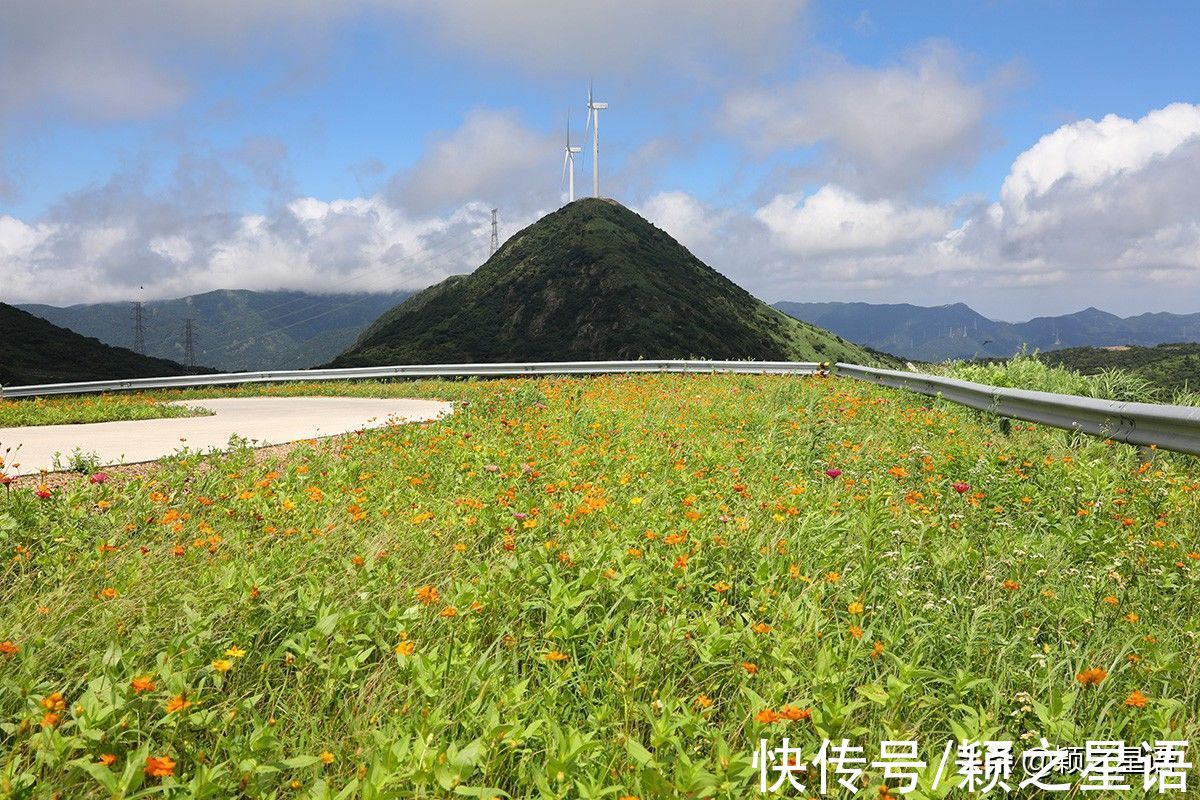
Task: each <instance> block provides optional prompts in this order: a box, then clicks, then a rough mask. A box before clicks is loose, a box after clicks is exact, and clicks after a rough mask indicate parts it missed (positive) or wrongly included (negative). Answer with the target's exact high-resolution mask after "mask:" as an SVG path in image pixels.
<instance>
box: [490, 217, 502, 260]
mask: <svg viewBox="0 0 1200 800" xmlns="http://www.w3.org/2000/svg"><path fill="white" fill-rule="evenodd" d="M499 210H500V209H498V208H493V209H492V252H491V253H490V255H495V254H496V251H497V250H499V249H500V229H499V228H498V227H496V212H497V211H499Z"/></svg>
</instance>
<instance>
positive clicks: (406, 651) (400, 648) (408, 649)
mask: <svg viewBox="0 0 1200 800" xmlns="http://www.w3.org/2000/svg"><path fill="white" fill-rule="evenodd" d="M416 649H417V643H416V642H413V641H403V642H401V643H400V644H398V645H396V654H397V655H401V656H411V655H412V654H413V652H414V651H415V650H416Z"/></svg>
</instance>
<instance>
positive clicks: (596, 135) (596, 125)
mask: <svg viewBox="0 0 1200 800" xmlns="http://www.w3.org/2000/svg"><path fill="white" fill-rule="evenodd" d="M605 108H608V103H597V102H596V101H595V100H593V99H592V83H591V81H588V125H590V126H591V127H592V195H593V196H594V197H599V196H600V112H601V110H603V109H605ZM586 131H587V128H584V132H585V133H586Z"/></svg>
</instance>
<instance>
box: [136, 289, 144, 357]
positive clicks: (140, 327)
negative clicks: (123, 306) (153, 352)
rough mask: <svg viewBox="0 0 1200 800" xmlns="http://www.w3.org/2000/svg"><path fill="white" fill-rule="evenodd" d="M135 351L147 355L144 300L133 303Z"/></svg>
mask: <svg viewBox="0 0 1200 800" xmlns="http://www.w3.org/2000/svg"><path fill="white" fill-rule="evenodd" d="M133 352H135V353H141V354H142V355H146V326H145V323H144V322H143V321H142V301H141V300H136V301H134V303H133Z"/></svg>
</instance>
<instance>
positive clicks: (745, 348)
mask: <svg viewBox="0 0 1200 800" xmlns="http://www.w3.org/2000/svg"><path fill="white" fill-rule="evenodd" d="M638 358H647V359H666V358H711V359H749V358H753V359H759V360H798V361H833V360H847V361H854V362H857V363H883V360H882V359H880V358H879V357H877V354H873V353H870V352H867V351H866V350H864V349H863V348H861V347H859V346H858V345H856V344H852V343H850V342H847V341H845V340H844V339H841V338H839V337H837V336H834V335H833V334H830V333H829V332H828V331H824V330H821V329H819V328H817V327H815V326H813V325H809V324H807V323H804V322H800V321H797V320H795V319H792V318H791V317H789V316H787V315H786V314H783V313H781V312H779V311H777V310H776V309H773V308H771V307H770V306H768V305H766V304H765V303H763V302H761V301H760V300H758V299H756V298H754V297H753V296H752V295H750V293H749V292H747V291H746V290H745V289H742V288H741V287H740V286H738V285H737V284H735V283H733V282H732V281H730V280H729V279H728V278H726V277H725V276H724V275H721V274H720V273H719V272H717V271H716V270H714V269H712V268H711V267H709V266H708V265H706V264H704V263H703V262H702V261H700V260H699V259H698V258H696V257H695V256H694V255H692V254H691V253H690V252H688V250H687V248H685V247H684V246H683V245H681V244H680V243H679V242H677V241H675V240H674V239H672V238H671V237H670V236H669V235H668V234H666V233H665V232H664V231H662V230H660V229H659V228H656V227H655V226H654V225H652V224H651V223H649V222H648V221H646V220H645V219H643V218H642V217H640V216H638V215H637V214H635V213H634V212H632V211H630V210H629V209H628V208H625V207H624V206H622V205H620V204H619V203H617V202H615V201H612V200H604V199H596V198H587V199H583V200H577V201H575V202H573V203H570V204H568V205H566V206H564V207H563V208H561V209H559V210H558V211H555V212H553V213H551V214H548V215H546V216H545V217H543V218H541V219H540V220H538V221H537V222H535V223H534V224H532V225H530V226H529V227H527V228H525V229H524V230H522V231H520V232H518V233H516V234H515V235H514V236H513V237H512V238H510V239H509V240H508V241H507V242H505V243H504V245H503V246H502V247H501V248H500V249H499V250H497V251H496V252H495V254H494V255H492V257H491V258H489V259H488V260H487V262H486V263H484V264H483V265H482V266H481V267H479V268H478V269H477V270H475V272H473V273H471V274H470V275H459V276H455V277H452V278H449V279H447V280H445V281H443V282H442V283H439V284H437V285H435V286H431V287H430V288H428V289H426V290H425V291H423V292H419V293H418V294H416V295H414V296H413V297H411V298H409V299H408V300H406V301H405V302H403V303H401V304H399V305H398V306H396V307H395V308H393V309H391V310H390V311H387V312H386V313H384V314H383V315H382V316H381V317H380V318H379V319H378V320H376V321H375V322H374V323H373V324H372V325H371V326H370V327H369V328H367V330H366V331H365V332H364V333H363V334H362V336H360V337H359V338H358V340H357V341H356V342H355V343H354V345H353V347H351V348H350V349H348V350H347V351H346V352H345V353H343V354H342V355H340V356H338V358H337V359H335V360H334V362H333V366H339V367H341V366H364V365H376V364H412V363H426V364H428V363H438V362H452V363H462V362H472V361H481V362H505V361H576V360H578V361H603V360H608V359H638Z"/></svg>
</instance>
